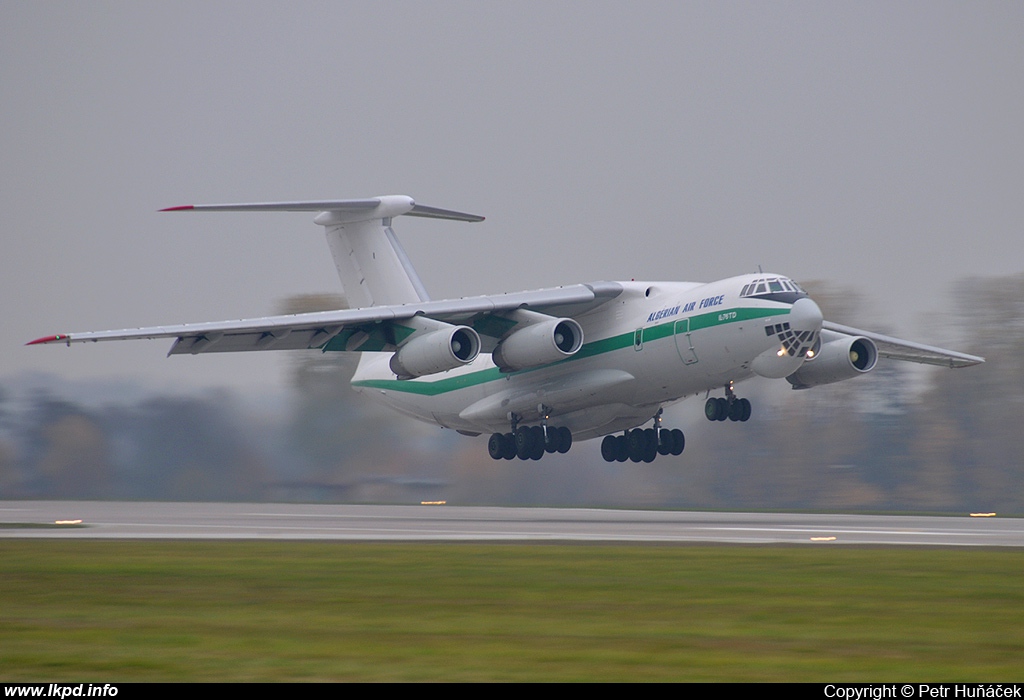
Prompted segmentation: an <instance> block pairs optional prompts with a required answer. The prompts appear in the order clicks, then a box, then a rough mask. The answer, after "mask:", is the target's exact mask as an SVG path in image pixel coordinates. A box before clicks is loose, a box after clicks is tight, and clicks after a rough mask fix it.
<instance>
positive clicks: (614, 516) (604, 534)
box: [0, 501, 1024, 547]
mask: <svg viewBox="0 0 1024 700" xmlns="http://www.w3.org/2000/svg"><path fill="white" fill-rule="evenodd" d="M58 521H61V522H66V521H81V522H80V523H73V524H70V525H57V524H56V523H57V522H58ZM0 537H5V538H62V539H147V538H149V539H276V540H347V541H357V540H364V541H370V540H378V541H386V540H393V541H450V542H458V541H492V542H495V541H510V542H512V541H518V542H558V541H578V542H621V543H627V542H637V543H639V542H648V543H657V542H661V543H683V542H692V543H697V542H703V543H718V544H729V543H731V544H807V545H818V546H825V545H832V546H834V545H842V544H855V545H900V546H943V547H948V546H956V547H960V546H981V547H1024V519H1020V518H999V517H986V518H980V517H968V515H967V514H964V515H963V516H959V517H957V516H949V517H934V516H912V515H814V514H792V513H704V512H685V511H642V510H609V509H583V508H496V507H464V506H446V505H423V506H419V505H417V506H367V505H323V504H292V503H164V502H159V503H156V502H154V503H145V502H114V501H110V502H106V501H0Z"/></svg>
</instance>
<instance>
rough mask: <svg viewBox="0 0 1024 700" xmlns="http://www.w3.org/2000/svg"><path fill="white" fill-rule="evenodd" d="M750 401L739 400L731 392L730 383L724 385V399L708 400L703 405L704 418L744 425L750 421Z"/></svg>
mask: <svg viewBox="0 0 1024 700" xmlns="http://www.w3.org/2000/svg"><path fill="white" fill-rule="evenodd" d="M750 410H751V408H750V399H740V398H737V397H736V394H734V393H733V391H732V383H731V382H730V383H729V384H726V385H725V398H724V399H723V398H710V399H708V400H707V401H706V402H705V403H704V416H705V417H706V418H707V419H708V420H710V421H716V420H718V421H721V420H725V419H726V418H728V419H729V420H731V421H740V422H741V423H745V422H746V421H748V420H750Z"/></svg>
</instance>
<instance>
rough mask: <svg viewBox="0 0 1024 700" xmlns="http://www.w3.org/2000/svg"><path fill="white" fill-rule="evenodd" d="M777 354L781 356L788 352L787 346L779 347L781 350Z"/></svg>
mask: <svg viewBox="0 0 1024 700" xmlns="http://www.w3.org/2000/svg"><path fill="white" fill-rule="evenodd" d="M775 354H776V355H778V356H779V357H782V356H783V355H785V354H786V348H779V351H778V352H777V353H775Z"/></svg>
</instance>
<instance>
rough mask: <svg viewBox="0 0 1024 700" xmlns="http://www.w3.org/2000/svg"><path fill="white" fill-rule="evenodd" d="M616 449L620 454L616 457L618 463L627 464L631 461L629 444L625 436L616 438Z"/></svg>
mask: <svg viewBox="0 0 1024 700" xmlns="http://www.w3.org/2000/svg"><path fill="white" fill-rule="evenodd" d="M615 449H616V450H618V453H617V454H616V455H615V461H616V462H625V461H626V460H627V459H629V443H628V442H627V441H626V436H625V435H619V436H618V437H617V438H615Z"/></svg>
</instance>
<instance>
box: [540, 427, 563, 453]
mask: <svg viewBox="0 0 1024 700" xmlns="http://www.w3.org/2000/svg"><path fill="white" fill-rule="evenodd" d="M543 432H544V429H543V428H541V434H543ZM561 446H562V434H561V433H559V432H558V428H552V427H551V426H548V434H547V435H544V451H545V452H547V453H548V454H549V455H553V454H554V453H556V452H558V448H559V447H561Z"/></svg>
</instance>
